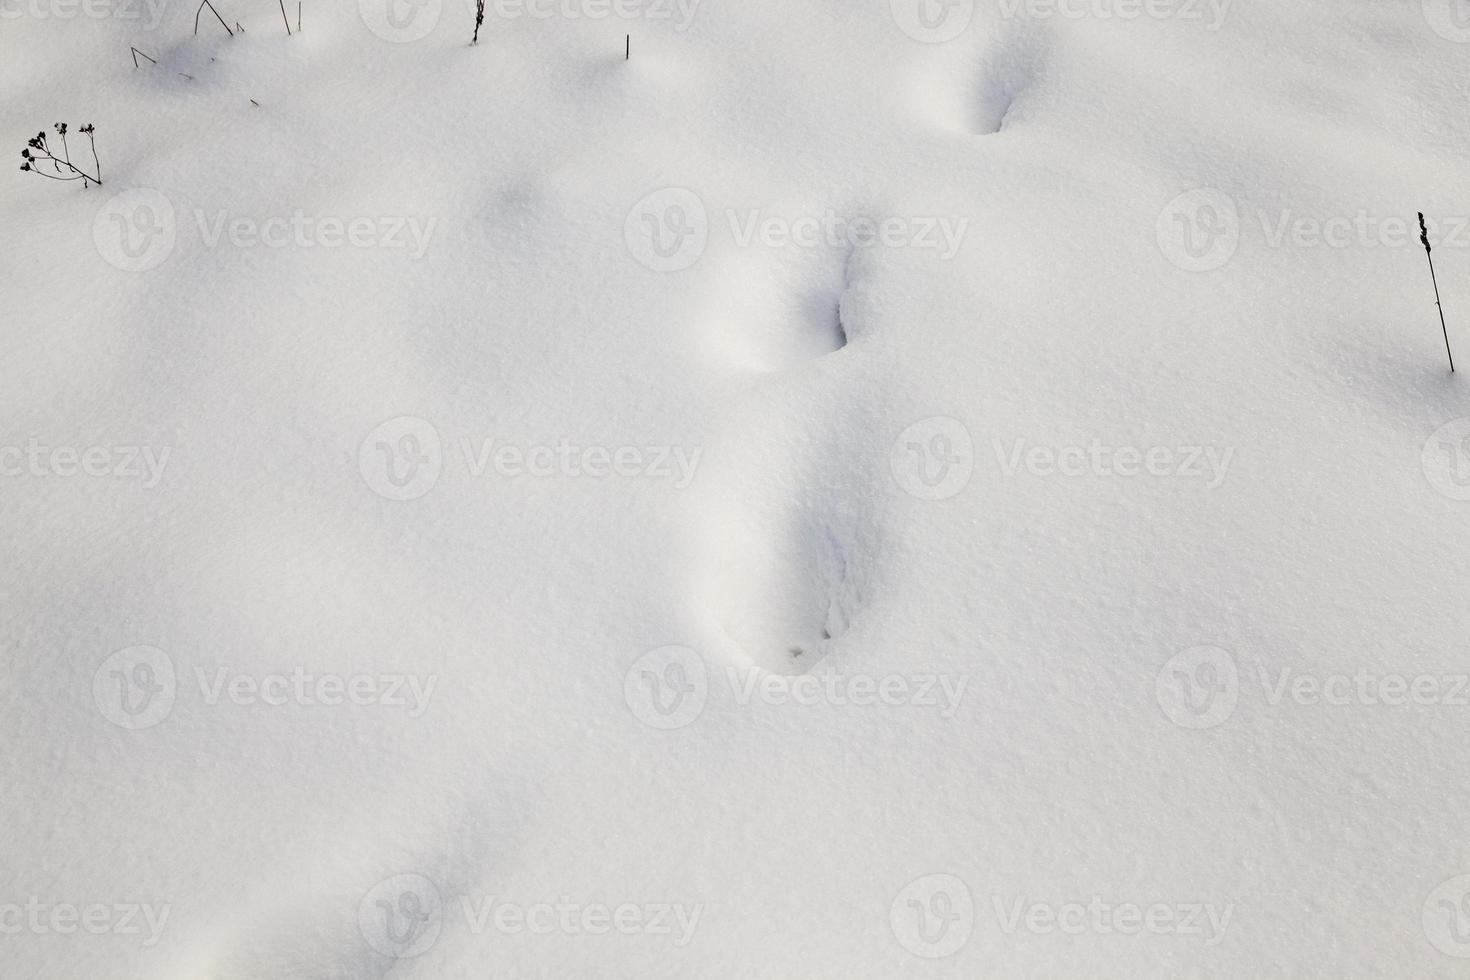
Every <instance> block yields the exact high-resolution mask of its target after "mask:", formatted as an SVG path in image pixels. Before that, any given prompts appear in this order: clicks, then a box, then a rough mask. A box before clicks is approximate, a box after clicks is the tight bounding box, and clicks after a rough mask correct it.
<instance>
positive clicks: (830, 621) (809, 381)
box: [700, 254, 878, 673]
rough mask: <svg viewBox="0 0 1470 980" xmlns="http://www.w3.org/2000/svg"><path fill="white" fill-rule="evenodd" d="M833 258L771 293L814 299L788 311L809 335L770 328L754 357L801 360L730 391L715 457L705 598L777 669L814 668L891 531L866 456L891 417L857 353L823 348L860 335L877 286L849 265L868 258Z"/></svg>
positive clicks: (845, 621)
mask: <svg viewBox="0 0 1470 980" xmlns="http://www.w3.org/2000/svg"><path fill="white" fill-rule="evenodd" d="M830 260H831V257H830V256H829V261H828V262H827V263H826V265H825V272H824V276H823V277H822V278H821V279H820V280H818V281H816V282H813V281H811V280H809V279H802V280H800V282H799V283H798V282H797V281H788V282H787V283H786V287H787V290H788V291H787V294H786V295H784V296H781V295H776V296H767V297H765V298H764V300H763V305H764V306H765V307H766V308H781V309H788V310H796V311H802V312H803V314H804V315H803V316H802V317H799V318H796V319H794V320H792V319H787V320H783V321H782V323H783V324H784V325H785V327H786V328H787V329H789V330H792V331H793V332H796V333H798V334H801V335H802V336H800V337H799V338H798V339H797V340H795V341H794V342H789V343H785V344H780V343H776V342H774V341H773V340H772V339H771V338H770V337H769V335H768V334H766V333H764V332H763V333H762V334H761V339H762V341H763V343H762V345H761V346H759V347H757V348H755V350H758V351H759V352H760V353H761V354H762V355H763V356H761V357H748V358H747V363H748V364H751V365H753V366H758V367H763V368H764V369H766V370H772V369H776V368H786V369H788V370H787V371H786V373H784V374H783V375H782V376H781V377H779V378H773V379H770V380H768V381H766V382H763V383H760V384H757V385H754V386H752V387H749V388H746V389H745V390H744V391H743V392H742V394H741V395H739V396H738V397H737V398H736V399H734V400H733V401H732V403H730V406H729V411H728V415H727V418H726V421H725V424H724V425H723V426H721V438H720V439H719V440H718V445H717V446H716V447H714V449H713V450H712V452H711V453H710V454H709V456H708V457H707V459H706V466H707V470H708V472H709V473H710V475H711V480H710V483H709V484H708V486H709V487H710V489H709V490H707V491H706V496H705V497H704V498H703V499H702V501H701V509H700V514H701V517H700V520H701V535H702V543H703V547H704V549H705V553H704V556H703V564H704V565H705V567H706V568H707V569H708V572H707V574H706V576H705V577H704V581H703V582H702V583H701V585H700V588H701V596H700V598H701V602H702V604H703V605H704V606H705V608H711V609H713V610H714V611H715V614H716V618H717V620H718V625H719V627H720V629H721V630H722V631H723V633H724V634H725V635H726V636H727V637H728V639H729V640H730V641H731V642H732V643H733V645H734V646H736V647H738V648H739V650H740V651H741V655H742V656H743V658H744V659H747V660H749V661H751V662H753V663H755V664H757V665H758V666H761V667H763V668H765V669H768V670H771V671H774V672H777V673H801V672H803V671H805V670H808V669H810V667H811V666H812V665H813V664H814V663H815V662H816V661H818V660H820V659H821V657H822V656H824V655H825V654H826V653H827V652H828V650H829V649H830V644H831V641H833V640H836V639H838V638H840V637H841V636H842V634H843V633H845V632H846V631H847V629H848V628H849V626H850V625H851V624H852V622H853V620H854V618H855V617H856V615H857V614H858V613H859V611H860V609H861V607H862V604H863V598H864V592H865V589H866V586H867V583H868V581H869V578H870V575H871V570H872V567H873V558H874V555H875V553H876V551H877V545H878V534H877V531H876V525H875V522H874V520H873V507H872V506H871V500H870V496H869V495H870V493H871V477H870V476H867V475H864V474H862V473H861V472H860V469H861V468H860V467H859V466H857V465H855V464H854V460H860V459H862V458H863V449H862V448H861V447H862V445H863V441H864V439H865V435H866V433H868V432H870V431H872V430H873V427H874V426H875V425H876V424H878V423H877V420H876V419H875V418H873V417H871V416H872V414H873V413H872V406H871V403H870V402H868V401H863V402H859V403H856V404H853V403H852V402H850V400H849V398H848V390H847V389H848V387H849V385H848V384H847V378H846V374H847V372H846V370H844V368H845V362H828V361H827V360H826V357H825V356H824V355H827V354H830V353H832V352H834V351H837V350H841V349H842V348H843V347H845V346H846V345H847V343H848V342H849V340H850V339H856V338H857V337H859V336H860V335H861V331H862V327H863V324H864V323H865V322H866V319H867V301H868V292H867V290H866V289H865V288H864V287H863V286H862V284H861V283H856V284H855V283H853V282H852V281H850V278H849V277H850V276H851V275H852V274H853V271H854V268H855V267H856V266H858V265H860V264H861V263H860V259H858V258H857V257H855V256H854V255H850V254H843V255H841V256H840V259H839V260H838V261H836V262H835V263H834V262H832V261H830ZM803 285H804V286H805V287H806V288H805V289H804V290H803V289H801V288H800V287H801V286H803ZM724 325H725V326H727V327H729V326H731V325H732V324H731V321H729V320H726V321H725V324H724ZM737 349H738V350H741V351H744V352H746V353H747V354H749V353H751V352H752V349H751V348H749V347H744V346H740V345H737ZM799 365H805V366H806V369H804V370H799V371H798V370H797V367H798V366H799Z"/></svg>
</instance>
